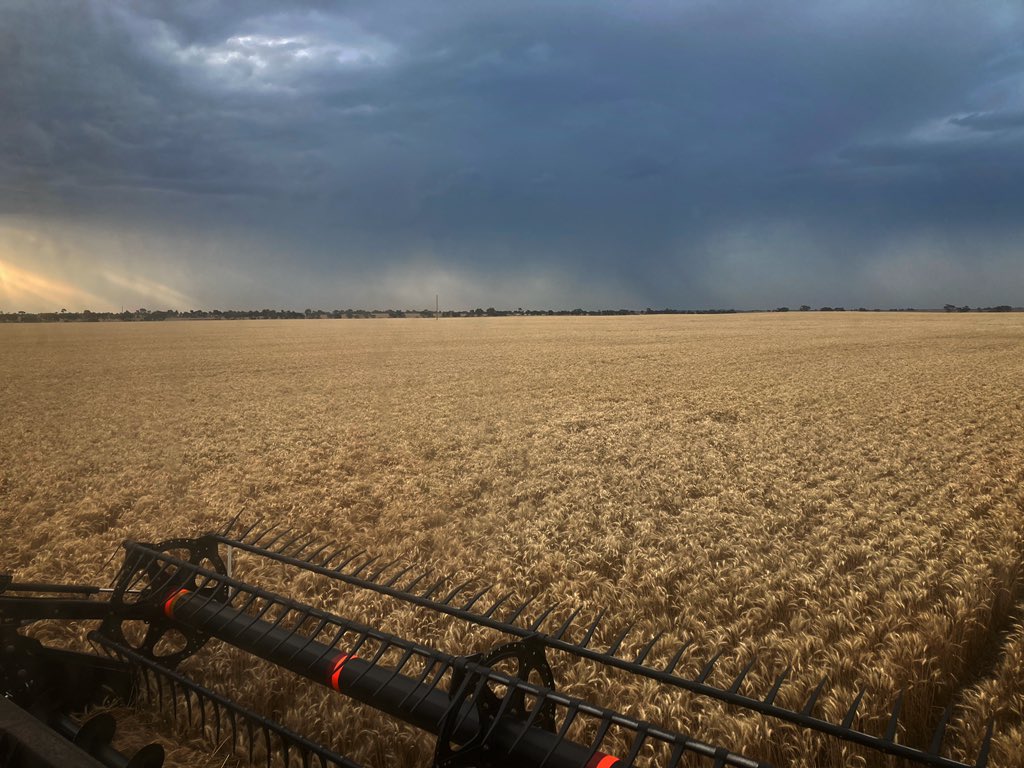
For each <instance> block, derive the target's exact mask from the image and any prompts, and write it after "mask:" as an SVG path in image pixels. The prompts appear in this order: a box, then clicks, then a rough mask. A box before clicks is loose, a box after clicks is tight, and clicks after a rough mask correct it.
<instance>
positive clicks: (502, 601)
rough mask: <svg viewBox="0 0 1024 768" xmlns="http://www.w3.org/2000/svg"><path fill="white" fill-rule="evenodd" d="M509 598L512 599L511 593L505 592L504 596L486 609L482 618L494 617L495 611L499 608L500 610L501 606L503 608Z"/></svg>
mask: <svg viewBox="0 0 1024 768" xmlns="http://www.w3.org/2000/svg"><path fill="white" fill-rule="evenodd" d="M510 597H512V593H511V592H506V593H505V594H504V595H502V596H501V597H499V598H498V599H497V601H495V603H494V604H493V605H492V606H491V607H490V608H488V609H487V612H486V613H484V614H483V616H484V618H485V619H489V618H491V616H493V615H494V613H495V611H497V610H498V609H499V608H501V606H503V605H504V604H505V603H507V602H508V599H509V598H510Z"/></svg>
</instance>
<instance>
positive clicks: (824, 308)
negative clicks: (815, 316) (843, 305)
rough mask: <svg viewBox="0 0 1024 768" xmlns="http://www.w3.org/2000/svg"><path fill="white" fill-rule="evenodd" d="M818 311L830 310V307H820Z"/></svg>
mask: <svg viewBox="0 0 1024 768" xmlns="http://www.w3.org/2000/svg"><path fill="white" fill-rule="evenodd" d="M818 311H819V312H831V311H832V307H822V308H821V309H819V310H818Z"/></svg>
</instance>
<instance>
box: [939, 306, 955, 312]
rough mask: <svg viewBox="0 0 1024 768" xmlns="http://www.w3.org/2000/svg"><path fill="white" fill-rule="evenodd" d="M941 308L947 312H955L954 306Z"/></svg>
mask: <svg viewBox="0 0 1024 768" xmlns="http://www.w3.org/2000/svg"><path fill="white" fill-rule="evenodd" d="M942 308H943V309H944V310H946V311H947V312H956V304H943V305H942Z"/></svg>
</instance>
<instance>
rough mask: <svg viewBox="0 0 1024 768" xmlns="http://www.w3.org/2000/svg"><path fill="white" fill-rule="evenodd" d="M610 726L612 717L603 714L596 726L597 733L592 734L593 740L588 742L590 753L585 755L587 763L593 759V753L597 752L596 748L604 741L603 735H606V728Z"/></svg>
mask: <svg viewBox="0 0 1024 768" xmlns="http://www.w3.org/2000/svg"><path fill="white" fill-rule="evenodd" d="M611 727H612V719H611V717H610V716H609V715H607V714H606V715H604V717H602V718H601V725H600V726H598V729H597V733H596V734H595V736H594V740H593V741H592V742H591V743H590V754H589V755H587V763H589V762H590V761H591V760H593V759H594V755H596V754H597V750H598V749H599V748H600V746H601V743H602V742H603V741H604V737H605V736H607V735H608V729H609V728H611Z"/></svg>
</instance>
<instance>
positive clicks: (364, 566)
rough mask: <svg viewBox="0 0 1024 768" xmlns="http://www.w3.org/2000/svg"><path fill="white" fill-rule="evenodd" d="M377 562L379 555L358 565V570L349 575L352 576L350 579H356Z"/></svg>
mask: <svg viewBox="0 0 1024 768" xmlns="http://www.w3.org/2000/svg"><path fill="white" fill-rule="evenodd" d="M378 560H380V555H374V556H373V557H369V558H367V559H366V562H365V563H363V564H362V565H360V566H359V567H358V568H356V569H355V570H354V571H352V573H351V574H349V575H350V576H352V578H356V577H358V576H359V574H360V573H362V572H363V571H364V570H366V569H367V568H369V567H370V566H371V565H373V564H374V563H375V562H377V561H378Z"/></svg>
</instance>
